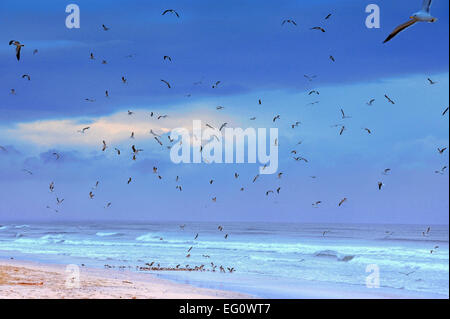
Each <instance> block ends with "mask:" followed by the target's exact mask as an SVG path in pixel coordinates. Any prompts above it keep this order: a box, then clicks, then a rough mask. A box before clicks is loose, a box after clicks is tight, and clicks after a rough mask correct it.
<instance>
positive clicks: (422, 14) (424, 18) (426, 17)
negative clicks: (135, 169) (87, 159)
mask: <svg viewBox="0 0 450 319" xmlns="http://www.w3.org/2000/svg"><path fill="white" fill-rule="evenodd" d="M430 6H431V0H425V1H424V4H423V8H422V10H421V11H419V12H418V13H415V14H414V15H412V16H411V19H410V20H409V21H408V22H407V23H405V24H402V25H400V26H399V27H397V28H396V29H395V30H394V31H393V32H392V33H391V34H390V35H389V36H388V37H387V38H386V40H385V41H384V42H388V41H390V40H391V39H392V38H394V37H395V36H396V35H397V34H398V33H400V32H401V31H403V30H405V29H406V28H408V27H410V26H412V25H414V24H415V23H417V22H435V21H436V20H437V19H436V18H434V17H432V16H431V15H430ZM169 14H170V15H173V16H175V17H176V18H180V14H179V13H178V12H177V11H175V10H173V9H168V10H165V11H163V13H162V15H169ZM331 17H332V14H331V13H330V14H328V15H327V16H326V17H325V20H328V19H330V18H331ZM287 24H290V25H292V26H294V27H295V26H297V23H296V22H295V21H294V20H293V19H285V20H283V21H282V23H281V25H283V26H284V25H287ZM102 29H103V31H105V32H108V31H109V30H110V29H111V28H110V27H107V26H106V25H104V24H103V25H102ZM310 29H311V30H313V31H318V32H322V33H323V32H326V30H325V28H324V27H322V26H314V27H311V28H310ZM9 45H10V46H11V45H13V46H15V55H16V58H17V60H18V61H20V59H21V51H22V49H23V48H24V46H25V45H24V44H22V43H21V42H19V41H17V40H11V41H10V42H9ZM37 53H38V50H37V49H36V50H34V51H33V55H34V54H37ZM132 56H133V55H130V56H129V57H132ZM89 58H90V59H92V60H94V59H95V55H94V53H92V52H91V53H90V55H89ZM329 59H330V60H331V61H332V62H333V63H335V62H336V59H335V57H334V56H332V55H330V56H329ZM163 60H164V61H167V62H172V57H170V56H168V55H165V56H163ZM102 64H107V61H106V60H102ZM22 78H23V79H26V80H28V81H30V80H31V76H30V75H29V74H23V75H22ZM304 78H305V79H306V80H307V81H309V82H313V81H314V80H315V79H316V78H317V75H307V74H305V75H304ZM121 81H122V83H123V84H127V83H128V82H127V79H126V77H125V76H122V78H121ZM427 81H428V83H429V85H435V84H437V82H435V81H433V80H432V79H430V78H428V79H427ZM161 83H162V84H163V85H165V86H167V88H168V89H170V88H172V86H171V84H170V82H169V81H167V80H165V79H161ZM194 84H195V85H199V84H201V82H196V83H194ZM220 84H221V81H215V82H214V83H212V85H211V87H212V89H216V88H218V87H219V86H220ZM11 94H13V95H14V94H16V91H15V89H11ZM308 95H309V96H319V95H320V92H319V91H318V90H311V91H309V92H308ZM105 97H106V98H108V97H109V91H108V90H106V91H105ZM384 98H385V99H386V102H387V103H390V104H393V105H394V104H395V103H396V102H395V100H394V99H393V98H391V97H390V96H388V95H387V94H386V95H384ZM85 101H86V102H95V99H90V98H86V99H85ZM375 101H376V100H375V99H374V98H371V99H370V100H369V101H368V102H367V105H369V106H371V105H373V104H374V103H375ZM257 103H258V104H259V105H261V104H262V103H263V102H262V99H260V98H259V99H258V100H257ZM317 103H319V101H315V102H312V103H310V104H311V105H314V104H317ZM222 109H224V107H223V106H217V107H216V110H217V111H220V110H222ZM448 110H449V108H448V107H447V108H446V109H445V110H444V111H443V112H442V116H444V115H446V114H447V113H448ZM340 112H341V120H343V121H346V120H349V119H351V118H352V117H351V116H349V115H348V114H346V113H345V111H344V110H343V109H342V108H341V109H340ZM133 114H134V112H133V111H131V110H129V111H128V115H129V116H133ZM149 115H150V117H151V118H154V119H156V120H163V119H165V118H167V117H168V115H167V114H155V113H153V112H151V113H150V114H149ZM280 118H281V116H280V115H279V114H277V115H275V116H274V117H273V119H272V122H273V123H275V122H276V121H277V120H279V119H280ZM250 120H256V117H252V118H250ZM300 124H301V122H299V121H296V122H294V123H293V124H291V128H292V129H294V128H296V127H298V126H299V125H300ZM227 125H228V123H223V124H222V125H221V126H220V127H219V128H218V130H219V131H222V130H223V129H224V128H225V127H226V126H227ZM206 126H207V127H209V128H212V129H214V127H213V126H212V125H210V124H206ZM333 126H334V127H337V128H338V134H339V135H343V134H344V133H345V131H346V125H345V124H336V125H333ZM90 129H91V127H90V126H85V127H82V128H80V129H79V130H78V132H77V133H79V134H87V133H88V132H89V130H90ZM362 130H364V131H365V132H366V133H367V134H372V130H371V129H370V128H367V127H364V128H362ZM150 134H151V136H152V137H153V139H154V140H155V142H156V143H158V144H159V145H160V146H164V143H163V136H162V135H160V134H157V133H155V132H154V131H153V130H150ZM134 137H135V134H134V132H131V135H130V139H134ZM167 138H168V142H169V145H166V147H167V149H170V148H171V146H172V145H171V144H170V143H173V141H174V140H173V139H172V138H171V136H167ZM215 138H217V137H216V136H215ZM180 143H181V142H180ZM277 143H278V141H277V140H276V141H275V144H277ZM301 143H302V142H301V141H300V142H298V143H297V145H300V144H301ZM109 148H110V146H109V145H108V143H107V142H106V141H105V140H103V141H101V143H100V149H101V151H102V152H106V151H107V150H108V149H109ZM202 150H203V147H202V146H201V147H200V152H202ZM446 150H447V147H443V148H438V152H439V154H443V153H444V152H445V151H446ZM0 151H2V152H7V149H6V148H5V147H4V146H0ZM114 152H115V153H116V154H117V156H121V154H122V153H123V151H122V150H120V149H119V148H117V147H114ZM140 152H143V149H140V148H138V147H137V146H136V145H135V144H133V145H131V147H130V154H131V160H133V161H136V160H137V158H138V155H139V153H140ZM52 155H53V156H54V159H55V160H56V161H57V160H59V159H60V158H61V155H60V154H59V153H57V152H53V153H52ZM291 155H292V157H293V160H295V161H303V162H305V163H308V159H306V158H305V157H303V156H299V155H298V154H297V150H295V149H294V150H292V151H291ZM446 169H447V166H443V167H442V168H441V169H439V170H436V171H435V173H436V174H441V175H442V174H444V173H445V171H446ZM23 171H24V172H25V173H26V174H29V175H33V172H32V171H30V170H28V169H23ZM153 173H154V174H155V176H156V177H157V178H158V179H162V178H163V177H162V176H161V175H160V173H159V171H158V168H157V167H153ZM390 173H391V169H390V168H386V169H384V170H383V171H382V173H381V174H382V175H384V176H386V175H389V174H390ZM282 176H283V172H279V173H278V175H277V177H278V179H281V178H282ZM234 178H235V179H239V173H238V172H235V173H234ZM258 178H259V174H258V175H256V176H255V177H254V178H253V179H252V183H255V182H256V181H257V180H258ZM311 178H316V176H311ZM180 180H181V178H180V176H176V177H175V182H176V183H177V184H176V189H177V190H178V191H180V192H181V191H183V187H182V185H181V183H180ZM132 182H133V178H132V177H129V178H128V180H127V181H126V183H127V184H131V183H132ZM209 183H210V184H213V183H214V180H213V179H211V180H210V181H209ZM99 184H100V181H96V182H95V184H94V186H93V187H92V188H91V189H90V190H89V193H88V195H89V198H90V199H91V200H94V199H95V192H96V190H97V188H98V187H99ZM383 186H384V184H383V181H381V180H379V181H378V182H377V188H378V190H381V189H382V188H383ZM55 187H56V185H55V183H54V182H53V181H51V182H50V184H49V191H50V192H51V193H54V192H55V189H56V188H55ZM244 190H245V188H244V187H241V188H240V191H244ZM280 191H281V187H277V188H276V189H269V190H267V191H266V192H265V195H266V196H269V195H271V194H275V193H276V194H279V193H280ZM55 198H56V208H55V207H53V206H50V205H48V206H47V208H48V209H51V210H53V211H55V212H59V208H58V207H60V206H61V205H62V204H63V202H64V198H60V197H59V196H57V195H55ZM217 200H218V199H217V196H214V197H212V198H211V201H212V202H217ZM348 200H349V199H348V198H347V197H343V198H341V199H340V200H339V201H337V206H338V207H341V206H343V205H345V203H346V202H347V201H348ZM321 203H322V201H321V200H317V201H315V202H313V203H312V207H313V208H319V207H320V205H321ZM111 206H112V202H108V203H106V205H104V208H105V209H107V208H110V207H111ZM184 227H185V225H181V226H180V229H184ZM218 231H219V232H222V231H223V227H222V226H218ZM429 232H430V228H428V229H427V230H426V231H424V232H423V234H422V235H423V236H427V235H429ZM328 233H329V231H324V232H323V233H322V236H324V237H325V236H326V234H328ZM386 234H387V235H392V233H390V232H386ZM198 237H199V234H196V235H195V240H197V238H198ZM223 237H224V239H227V238H228V237H229V234H225V235H223ZM161 240H162V238H161ZM193 248H194V247H193V246H191V247H190V248H189V249H188V250H187V252H186V256H185V257H186V258H189V257H190V256H191V251H192V249H193ZM437 248H438V246H436V247H434V249H432V250H431V253H433V252H434V251H435V250H436V249H437ZM203 257H205V258H209V256H208V255H203ZM105 267H111V266H109V265H105ZM204 267H205V265H201V266H195V268H191V267H189V265H185V266H184V267H183V266H181V264H179V265H177V266H175V267H169V268H168V267H161V266H160V265H159V264H155V262H152V263H147V264H146V266H144V267H139V269H140V270H188V271H192V270H196V271H204V270H205V268H204ZM211 267H212V268H211V269H212V271H215V269H216V267H219V269H220V271H221V272H226V269H227V270H228V272H233V271H234V270H235V269H234V268H225V267H223V266H219V265H215V264H214V263H211Z"/></svg>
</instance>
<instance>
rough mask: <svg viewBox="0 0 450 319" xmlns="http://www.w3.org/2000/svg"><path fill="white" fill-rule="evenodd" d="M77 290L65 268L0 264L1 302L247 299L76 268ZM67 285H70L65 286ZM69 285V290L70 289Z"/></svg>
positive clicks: (146, 276)
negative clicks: (29, 300)
mask: <svg viewBox="0 0 450 319" xmlns="http://www.w3.org/2000/svg"><path fill="white" fill-rule="evenodd" d="M79 269H80V276H79V279H80V280H79V287H74V286H73V284H74V281H73V280H71V279H70V276H71V275H72V274H73V272H71V271H66V266H65V265H49V264H41V263H35V262H25V261H16V260H0V298H1V299H5V298H6V299H242V298H250V296H247V295H244V294H239V293H234V292H227V291H220V290H212V289H203V288H197V287H193V286H190V285H185V284H178V283H173V282H171V281H168V280H163V279H160V278H157V277H156V276H154V275H150V274H139V273H133V272H131V271H126V270H124V271H117V270H111V269H104V270H103V269H94V268H87V267H79ZM67 283H69V285H68V284H67ZM71 285H72V286H71Z"/></svg>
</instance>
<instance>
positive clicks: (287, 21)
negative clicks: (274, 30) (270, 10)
mask: <svg viewBox="0 0 450 319" xmlns="http://www.w3.org/2000/svg"><path fill="white" fill-rule="evenodd" d="M285 23H291V24H292V25H295V26H297V23H296V22H295V21H294V20H293V19H285V20H283V22H281V25H284V24H285Z"/></svg>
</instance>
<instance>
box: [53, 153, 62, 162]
mask: <svg viewBox="0 0 450 319" xmlns="http://www.w3.org/2000/svg"><path fill="white" fill-rule="evenodd" d="M52 155H54V156H55V157H56V160H59V158H60V157H61V156H60V155H59V154H58V153H56V152H53V154H52Z"/></svg>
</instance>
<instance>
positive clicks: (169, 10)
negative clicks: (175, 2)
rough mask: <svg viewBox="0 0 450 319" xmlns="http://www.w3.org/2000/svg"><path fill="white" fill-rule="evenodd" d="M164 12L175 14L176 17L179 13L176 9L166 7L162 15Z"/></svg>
mask: <svg viewBox="0 0 450 319" xmlns="http://www.w3.org/2000/svg"><path fill="white" fill-rule="evenodd" d="M166 13H172V14H174V15H176V16H177V18H179V17H180V15H179V14H178V12H176V11H175V10H173V9H167V10H164V12H163V13H162V15H165V14H166Z"/></svg>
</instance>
